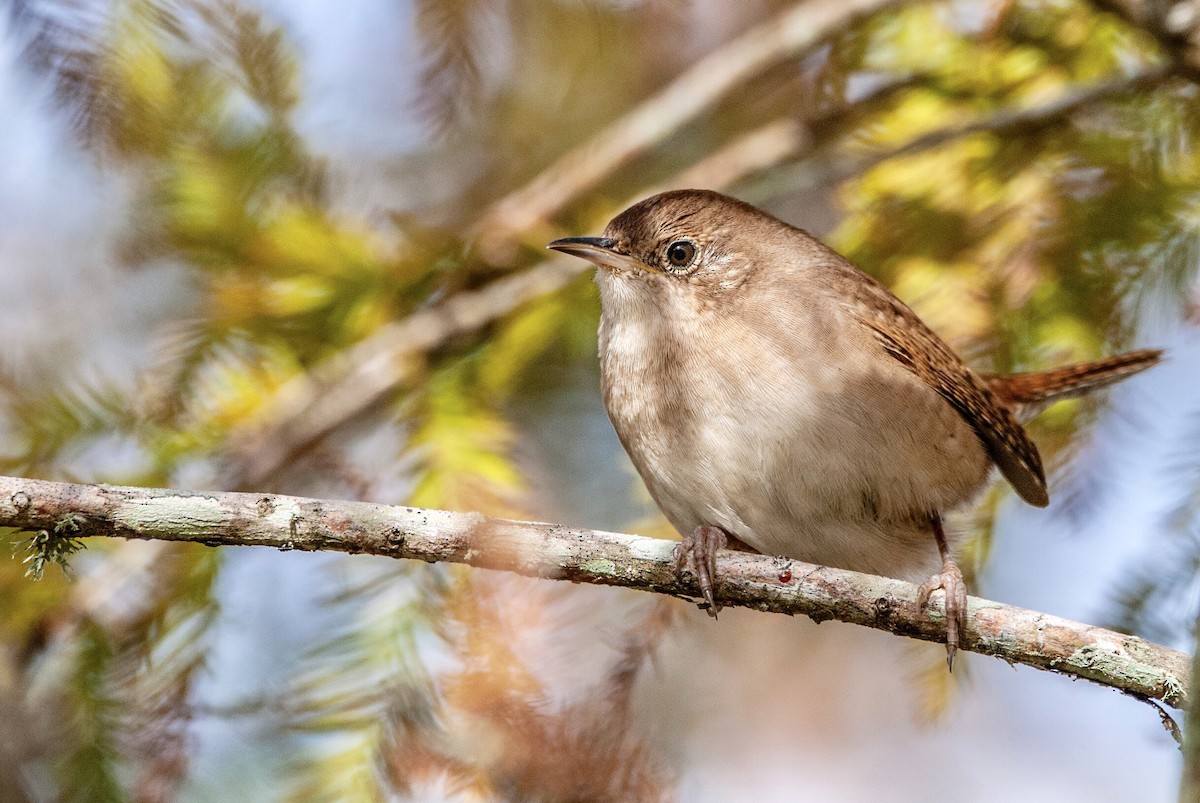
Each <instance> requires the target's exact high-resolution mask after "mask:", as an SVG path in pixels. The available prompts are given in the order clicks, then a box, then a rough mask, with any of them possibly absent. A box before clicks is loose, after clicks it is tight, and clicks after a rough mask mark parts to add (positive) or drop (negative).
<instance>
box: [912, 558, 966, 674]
mask: <svg viewBox="0 0 1200 803" xmlns="http://www.w3.org/2000/svg"><path fill="white" fill-rule="evenodd" d="M939 588H940V589H941V590H942V591H943V592H945V595H946V665H947V666H948V667H950V671H951V672H953V671H954V654H955V653H957V652H958V639H959V634H960V633H961V632H962V631H963V630H965V629H966V627H967V584H966V582H964V581H963V575H962V571H961V570H960V569H959V568H958V566H956V565H955V563H954V561H952V560H950V559H949V558H947V559H945V560H944V561H943V562H942V571H941V572H940V573H939V574H935V575H934V576H933V577H930V578H929V579H928V580H926V581H925V582H924V583H922V584H921V587H920V588H919V589H917V607H919V608H924V607H925V604H926V603H927V602H929V595H930V594H932V593H933V592H934V591H937V590H938V589H939Z"/></svg>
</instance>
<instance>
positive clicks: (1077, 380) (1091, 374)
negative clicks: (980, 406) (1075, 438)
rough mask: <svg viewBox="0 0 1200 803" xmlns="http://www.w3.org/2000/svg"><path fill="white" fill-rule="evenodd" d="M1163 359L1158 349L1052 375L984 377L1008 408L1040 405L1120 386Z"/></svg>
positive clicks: (1037, 373) (1082, 365)
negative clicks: (1123, 381) (1124, 381)
mask: <svg viewBox="0 0 1200 803" xmlns="http://www.w3.org/2000/svg"><path fill="white" fill-rule="evenodd" d="M1162 355H1163V352H1162V351H1161V350H1159V349H1142V350H1140V351H1130V352H1127V353H1125V354H1118V355H1116V356H1115V357H1108V358H1106V359H1103V360H1097V361H1096V362H1087V363H1083V364H1081V365H1069V366H1067V367H1065V368H1055V369H1054V370H1052V371H1031V372H1029V373H1024V374H1008V375H1002V374H984V376H983V380H984V381H985V382H986V383H987V384H988V387H990V388H991V389H992V391H993V392H994V393H995V394H996V395H997V396H999V397H1000V398H1001V399H1002V400H1004V401H1005V402H1006V403H1008V404H1009V405H1014V406H1015V405H1041V404H1046V403H1049V402H1052V401H1057V400H1059V399H1070V398H1074V397H1076V396H1082V395H1084V394H1086V393H1091V392H1092V391H1093V390H1096V389H1097V388H1102V387H1105V386H1106V385H1111V384H1113V383H1114V382H1120V381H1121V380H1122V379H1126V378H1128V377H1131V376H1133V375H1134V374H1137V373H1141V372H1142V371H1144V370H1146V369H1147V368H1150V367H1152V366H1154V365H1157V364H1158V362H1159V360H1161V359H1162Z"/></svg>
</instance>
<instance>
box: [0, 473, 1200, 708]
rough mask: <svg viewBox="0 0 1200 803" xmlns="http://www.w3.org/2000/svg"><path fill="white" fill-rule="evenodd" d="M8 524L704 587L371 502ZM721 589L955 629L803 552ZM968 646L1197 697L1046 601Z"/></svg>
mask: <svg viewBox="0 0 1200 803" xmlns="http://www.w3.org/2000/svg"><path fill="white" fill-rule="evenodd" d="M0 526H5V527H16V528H19V529H21V530H34V531H36V530H44V531H48V532H63V531H64V530H70V535H71V537H73V538H76V537H87V536H108V537H120V538H140V539H158V540H166V541H191V542H198V543H202V544H206V545H208V546H222V545H240V546H271V547H275V548H277V549H283V550H292V549H298V550H303V551H308V552H314V551H334V552H348V553H356V554H357V553H366V554H372V555H384V556H388V557H393V558H409V559H415V560H424V561H429V562H441V561H446V562H452V563H463V564H467V565H470V566H476V567H479V568H485V569H499V570H503V571H510V572H515V573H517V574H522V575H525V576H528V577H543V578H549V579H555V580H570V581H573V582H585V583H594V584H597V585H612V586H625V587H628V588H636V589H640V590H643V591H652V592H656V593H659V594H667V595H670V596H675V597H683V598H690V597H692V596H694V595H695V594H696V590H695V588H694V587H693V584H692V583H691V582H686V583H685V582H681V581H680V580H679V579H678V578H677V577H676V575H675V571H674V560H673V557H672V551H673V547H674V544H673V543H672V542H670V541H666V540H661V539H652V538H643V537H640V536H634V535H623V534H618V533H607V532H600V531H596V530H587V529H582V528H573V527H564V526H561V525H557V524H543V523H536V522H518V521H508V520H504V519H490V518H487V517H484V516H482V515H480V514H477V513H452V512H448V511H444V510H422V509H418V508H409V507H390V506H387V505H377V504H370V503H365V502H339V501H329V500H317V499H302V498H298V497H290V496H275V495H264V494H241V493H195V492H187V491H174V490H155V489H145V488H126V487H116V486H99V485H73V484H68V483H57V482H46V481H42V480H29V479H20V478H14V477H0ZM718 596H719V598H720V600H721V601H722V602H723V603H725V604H727V605H735V606H741V607H747V608H755V609H757V610H762V611H773V612H776V613H787V614H797V613H799V614H804V615H805V616H808V617H810V618H811V619H813V620H814V621H818V622H820V621H824V620H827V619H838V620H840V621H843V622H849V623H852V624H857V625H863V626H865V627H873V628H876V629H879V630H886V631H888V632H891V633H894V634H896V635H900V636H907V637H909V638H916V639H923V640H925V641H941V640H942V639H943V638H944V636H945V621H944V618H943V615H942V611H941V608H940V606H939V605H937V604H936V603H935V605H933V606H931V607H930V608H929V609H928V610H926V611H922V610H920V609H918V607H917V604H916V586H914V585H913V584H911V583H907V582H903V581H901V580H891V579H887V578H884V577H875V576H872V575H866V574H859V573H856V572H849V571H843V570H841V569H832V568H828V567H820V566H813V565H811V564H806V563H801V562H799V561H789V560H782V559H777V558H769V557H765V556H762V555H750V554H747V553H740V552H724V553H722V555H721V582H720V588H719V595H718ZM962 648H963V649H965V650H970V651H972V652H978V653H982V654H984V655H994V656H996V657H998V658H1001V659H1003V660H1005V661H1009V662H1010V663H1020V664H1025V665H1026V666H1032V667H1035V668H1038V669H1045V670H1049V671H1052V672H1058V673H1061V674H1064V675H1070V676H1072V677H1077V678H1083V679H1085V680H1090V681H1092V682H1094V683H1098V684H1101V685H1104V686H1110V687H1112V688H1114V689H1118V690H1121V691H1123V692H1126V693H1129V694H1132V695H1134V696H1138V697H1144V698H1150V699H1154V700H1161V701H1162V702H1164V703H1166V704H1168V705H1171V706H1175V707H1182V706H1183V705H1185V703H1186V702H1187V695H1188V685H1189V675H1190V671H1189V661H1190V659H1189V658H1188V656H1187V655H1185V654H1183V653H1181V652H1178V651H1176V650H1172V649H1169V648H1167V647H1163V646H1160V645H1157V644H1151V643H1149V642H1147V641H1144V640H1142V639H1139V638H1136V637H1134V636H1126V635H1122V634H1120V633H1115V632H1113V631H1110V630H1104V629H1102V628H1099V627H1093V626H1091V625H1086V624H1080V623H1078V622H1072V621H1069V620H1066V619H1061V618H1059V617H1057V616H1051V615H1049V614H1044V613H1038V612H1037V611H1030V610H1025V609H1022V608H1015V607H1011V606H1008V605H1002V604H1000V603H996V602H989V601H987V600H983V599H978V598H974V597H972V598H971V599H970V601H969V612H968V615H967V627H966V631H965V634H964V636H963V644H962Z"/></svg>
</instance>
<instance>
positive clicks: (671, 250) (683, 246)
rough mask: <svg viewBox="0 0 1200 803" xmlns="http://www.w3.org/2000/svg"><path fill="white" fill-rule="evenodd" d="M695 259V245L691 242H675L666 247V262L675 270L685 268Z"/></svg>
mask: <svg viewBox="0 0 1200 803" xmlns="http://www.w3.org/2000/svg"><path fill="white" fill-rule="evenodd" d="M695 258H696V245H695V243H693V242H692V241H691V240H676V241H675V242H673V243H671V244H670V245H669V246H667V261H668V262H670V263H671V264H672V265H674V266H675V267H677V268H685V267H687V266H688V265H690V264H692V260H693V259H695Z"/></svg>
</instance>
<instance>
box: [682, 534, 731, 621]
mask: <svg viewBox="0 0 1200 803" xmlns="http://www.w3.org/2000/svg"><path fill="white" fill-rule="evenodd" d="M727 544H728V539H727V537H726V535H725V531H724V530H722V529H721V528H720V527H713V526H711V525H707V524H702V525H700V526H699V527H697V528H696V529H694V530H692V531H691V532H690V533H689V534H687V535H685V536H684V537H683V540H682V541H681V542H680V543H679V545H678V546H676V547H675V573H676V574H677V575H678V576H679V577H680V578H682V577H683V575H684V573H685V572H687V571H691V572H692V574H694V575H696V585H698V586H699V587H700V596H701V597H703V598H704V604H703V605H701V606H700V607H702V608H704V609H705V610H707V611H708V615H709V616H711V617H713V618H714V619H716V618H717V613H718V612H719V611H720V610H721V606H720V605H719V604H718V603H717V600H716V597H715V595H714V590H715V589H716V585H717V551H718V550H721V549H724V548H725V547H726V545H727Z"/></svg>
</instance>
